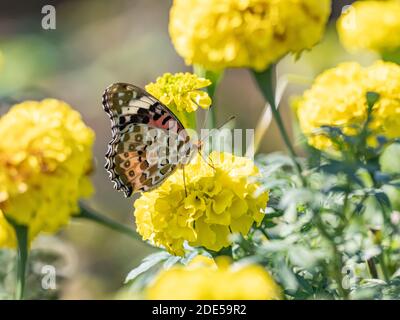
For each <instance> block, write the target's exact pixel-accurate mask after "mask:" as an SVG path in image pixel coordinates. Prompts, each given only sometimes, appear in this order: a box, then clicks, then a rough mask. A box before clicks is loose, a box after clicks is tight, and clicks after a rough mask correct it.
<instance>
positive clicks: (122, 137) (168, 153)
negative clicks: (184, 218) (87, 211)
mask: <svg viewBox="0 0 400 320" xmlns="http://www.w3.org/2000/svg"><path fill="white" fill-rule="evenodd" d="M102 104H103V108H104V111H105V112H106V113H107V114H108V116H109V117H110V120H111V132H112V139H111V141H110V143H109V144H108V150H107V153H106V164H105V168H106V170H107V172H108V174H109V176H110V179H111V181H112V182H113V183H114V188H115V189H117V190H122V191H123V192H124V194H125V196H126V197H129V196H131V195H132V193H135V192H145V191H150V190H153V189H155V188H157V187H158V186H159V185H160V184H162V183H163V182H164V181H165V180H166V179H167V178H168V177H169V176H170V175H171V174H173V173H174V172H175V170H176V169H178V168H182V167H183V166H184V165H186V164H188V163H189V162H190V160H191V158H192V157H193V154H194V153H195V151H196V149H198V148H199V144H198V143H197V142H194V141H192V139H191V138H190V136H189V134H188V132H187V131H186V129H185V128H184V126H183V125H182V123H181V122H180V121H179V119H178V118H177V117H176V116H175V115H174V114H173V113H172V112H171V110H170V109H168V107H167V106H165V105H164V104H163V103H161V102H160V101H159V100H158V99H156V98H155V97H153V96H152V95H151V94H149V93H148V92H147V91H145V90H143V89H141V88H139V87H136V86H134V85H132V84H128V83H114V84H112V85H110V86H109V87H107V88H106V89H105V91H104V93H103V99H102ZM185 190H186V189H185Z"/></svg>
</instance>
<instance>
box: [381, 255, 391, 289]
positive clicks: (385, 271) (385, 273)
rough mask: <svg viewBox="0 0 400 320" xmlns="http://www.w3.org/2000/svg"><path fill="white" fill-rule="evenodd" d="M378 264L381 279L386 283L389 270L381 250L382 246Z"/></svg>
mask: <svg viewBox="0 0 400 320" xmlns="http://www.w3.org/2000/svg"><path fill="white" fill-rule="evenodd" d="M379 264H380V266H381V270H382V274H383V279H384V280H385V281H386V283H388V282H389V281H390V272H389V269H388V267H387V264H386V259H385V252H384V251H383V248H382V253H381V255H380V257H379Z"/></svg>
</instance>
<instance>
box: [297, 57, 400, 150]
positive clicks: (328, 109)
mask: <svg viewBox="0 0 400 320" xmlns="http://www.w3.org/2000/svg"><path fill="white" fill-rule="evenodd" d="M367 92H376V93H378V94H379V96H380V98H379V100H378V102H377V103H376V104H375V105H374V108H373V110H372V117H373V120H372V122H371V124H370V129H371V130H372V131H373V133H374V135H373V136H372V137H371V138H370V140H369V141H368V142H369V144H370V145H371V146H374V145H376V142H377V141H376V137H377V136H378V135H380V136H384V137H386V138H388V139H393V138H398V137H400V66H398V65H397V64H394V63H390V62H383V61H377V62H376V63H374V64H373V65H372V66H370V67H367V68H363V67H361V66H360V65H359V64H358V63H355V62H349V63H343V64H340V65H339V66H337V67H336V68H333V69H330V70H327V71H325V72H324V73H322V74H321V75H320V76H318V77H317V79H316V80H315V82H314V84H313V86H312V87H311V89H309V90H308V91H306V92H305V93H304V95H303V97H302V98H300V100H299V101H297V103H296V108H297V115H298V119H299V122H300V126H301V129H302V131H303V132H304V133H305V134H306V136H308V141H309V143H310V144H311V145H313V146H314V147H316V148H318V149H321V150H329V149H334V145H333V143H332V141H331V140H330V139H329V138H328V137H326V136H324V135H321V134H317V133H316V132H317V131H318V128H320V127H321V126H324V125H326V126H338V127H342V128H343V130H344V132H345V133H346V134H350V135H351V134H356V133H357V132H358V131H359V130H357V128H361V127H362V125H363V123H364V122H365V120H366V117H367V100H366V94H367Z"/></svg>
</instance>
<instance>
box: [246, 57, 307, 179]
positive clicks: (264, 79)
mask: <svg viewBox="0 0 400 320" xmlns="http://www.w3.org/2000/svg"><path fill="white" fill-rule="evenodd" d="M274 70H275V68H274V66H273V65H272V66H270V67H269V68H268V69H267V70H265V71H263V72H256V71H254V70H253V75H254V78H255V79H256V81H257V84H258V87H259V88H260V90H261V92H262V94H263V95H264V98H265V100H267V102H268V103H269V105H270V106H271V111H272V116H273V117H274V119H275V121H276V124H277V125H278V129H279V132H280V134H281V137H282V139H283V141H284V143H285V145H286V148H287V149H288V151H289V155H290V157H291V158H292V160H293V162H294V164H295V167H296V170H297V173H298V175H299V177H300V179H301V182H302V184H303V185H305V179H304V177H303V175H302V174H301V172H302V169H301V166H300V164H299V162H298V160H297V155H296V152H295V150H294V148H293V146H292V143H291V142H290V138H289V135H288V133H287V131H286V129H285V125H284V124H283V120H282V117H281V115H280V113H279V110H278V108H277V106H276V102H275V86H274Z"/></svg>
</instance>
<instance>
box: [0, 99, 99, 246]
mask: <svg viewBox="0 0 400 320" xmlns="http://www.w3.org/2000/svg"><path fill="white" fill-rule="evenodd" d="M0 136H1V137H4V138H3V139H1V140H0V210H1V211H2V212H3V214H4V215H5V216H7V218H10V219H13V220H14V221H16V222H17V223H19V224H22V225H26V226H28V229H29V239H30V240H32V239H33V238H34V237H35V236H36V235H37V234H39V233H40V232H50V233H52V232H56V231H58V230H59V229H60V228H61V227H62V226H64V225H65V224H67V223H68V221H69V218H70V216H71V214H73V213H76V212H77V211H78V204H77V201H78V199H79V198H80V197H82V196H87V195H89V194H90V193H91V192H92V185H91V183H90V181H89V180H88V173H89V172H90V171H91V169H92V150H91V148H92V145H93V140H94V133H93V131H92V130H91V129H90V128H88V127H87V126H86V125H85V124H84V123H83V121H82V119H81V116H80V114H79V113H78V112H76V111H74V110H73V109H72V108H71V107H70V106H69V105H67V104H66V103H64V102H62V101H58V100H55V99H46V100H43V101H40V102H38V101H27V102H23V103H21V104H18V105H15V106H13V107H12V108H11V110H10V111H9V112H8V113H7V114H6V115H4V116H3V117H1V118H0ZM4 230H9V229H8V227H7V223H6V221H5V218H4V217H3V215H1V216H0V235H4V234H5V231H4ZM0 239H1V240H2V241H0V247H1V246H5V245H8V246H13V245H15V241H7V239H6V238H4V237H3V238H2V237H1V236H0Z"/></svg>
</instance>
